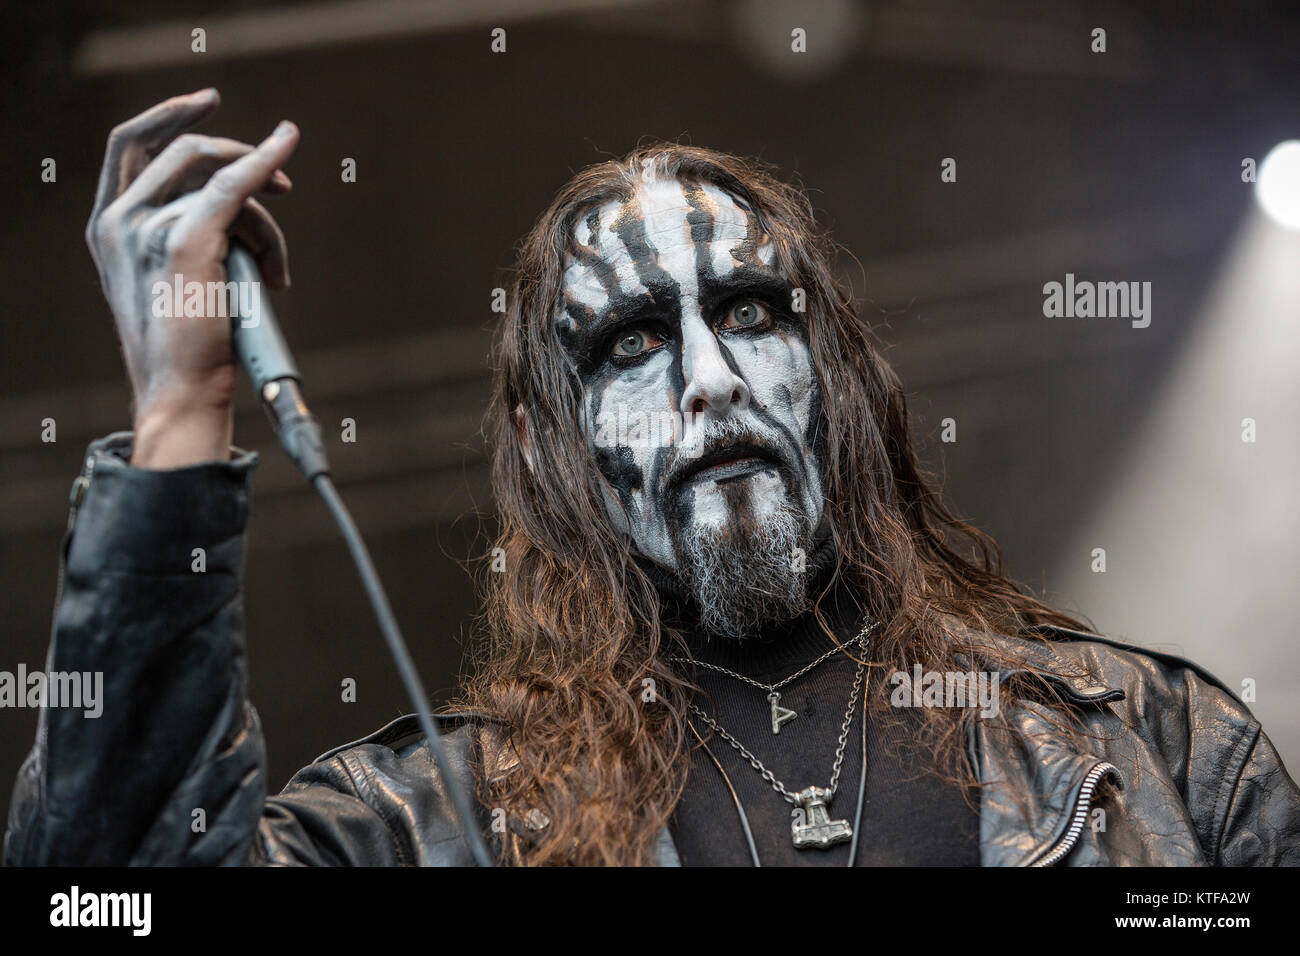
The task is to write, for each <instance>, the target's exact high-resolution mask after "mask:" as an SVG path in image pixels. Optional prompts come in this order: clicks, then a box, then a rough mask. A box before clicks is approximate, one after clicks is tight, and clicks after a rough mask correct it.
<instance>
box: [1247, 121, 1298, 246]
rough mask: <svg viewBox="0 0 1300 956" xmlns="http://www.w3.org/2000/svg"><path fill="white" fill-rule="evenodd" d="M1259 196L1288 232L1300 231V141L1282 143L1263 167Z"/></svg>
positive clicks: (1257, 192) (1290, 140) (1261, 202)
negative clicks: (1290, 230) (1291, 230)
mask: <svg viewBox="0 0 1300 956" xmlns="http://www.w3.org/2000/svg"><path fill="white" fill-rule="evenodd" d="M1255 196H1256V198H1258V199H1259V204H1260V206H1261V207H1262V208H1263V210H1264V211H1265V212H1266V213H1268V214H1269V215H1270V216H1272V217H1273V218H1274V219H1275V220H1276V221H1277V222H1279V223H1281V224H1282V225H1284V226H1286V227H1287V228H1288V229H1300V139H1289V140H1287V141H1286V142H1285V143H1278V144H1277V145H1276V146H1274V147H1273V151H1272V152H1270V153H1269V154H1268V155H1267V156H1265V157H1264V162H1263V163H1261V164H1260V167H1259V183H1258V184H1257V185H1256V187H1255Z"/></svg>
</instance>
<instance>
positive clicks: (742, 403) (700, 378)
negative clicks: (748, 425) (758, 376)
mask: <svg viewBox="0 0 1300 956" xmlns="http://www.w3.org/2000/svg"><path fill="white" fill-rule="evenodd" d="M684 325H685V326H686V327H685V328H683V330H682V376H683V378H684V379H685V382H686V387H685V389H684V390H683V391H682V404H681V410H682V414H683V415H698V414H700V413H701V412H703V411H704V410H705V409H706V408H707V409H710V410H712V411H713V412H715V413H717V414H719V415H725V414H727V413H728V412H730V411H732V410H733V409H735V410H743V409H746V408H748V407H749V398H750V395H749V386H748V385H746V384H745V380H744V379H743V378H741V377H740V376H739V375H737V374H736V373H735V372H734V371H732V369H731V366H730V365H728V364H727V357H726V355H724V354H723V351H722V346H721V345H720V344H719V342H718V338H717V336H716V335H714V333H713V330H712V329H710V328H709V327H708V326H707V325H706V324H705V323H704V322H703V321H695V322H689V323H684Z"/></svg>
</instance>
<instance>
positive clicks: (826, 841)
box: [790, 787, 853, 850]
mask: <svg viewBox="0 0 1300 956" xmlns="http://www.w3.org/2000/svg"><path fill="white" fill-rule="evenodd" d="M831 796H832V794H831V791H830V790H827V789H826V788H825V787H809V788H808V789H806V790H800V791H799V792H798V793H796V794H795V795H794V805H795V809H794V822H793V823H792V824H791V825H790V831H791V833H792V834H793V836H794V845H795V849H798V850H802V849H804V848H805V847H810V846H815V847H817V848H818V849H819V850H824V849H826V847H828V846H834V845H835V844H837V843H843V842H844V841H845V840H847V839H849V838H850V837H852V836H853V828H852V827H851V826H849V821H848V820H832V819H831V815H830V811H829V810H828V808H827V806H826V804H827V802H828V801H829V800H830V799H831Z"/></svg>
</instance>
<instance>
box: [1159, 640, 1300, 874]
mask: <svg viewBox="0 0 1300 956" xmlns="http://www.w3.org/2000/svg"><path fill="white" fill-rule="evenodd" d="M1184 663H1186V662H1184ZM1181 676H1182V684H1183V686H1185V688H1186V694H1187V714H1188V719H1187V731H1188V740H1187V746H1186V748H1185V749H1184V752H1185V753H1186V755H1187V774H1188V785H1187V804H1188V807H1189V809H1190V810H1191V811H1192V813H1193V816H1194V818H1195V819H1196V820H1197V821H1198V827H1199V828H1200V830H1201V834H1202V843H1203V844H1204V846H1205V847H1206V852H1207V856H1208V857H1209V861H1210V862H1211V863H1212V864H1214V865H1215V866H1296V865H1300V788H1298V787H1297V786H1296V783H1295V781H1294V780H1292V779H1291V776H1290V774H1288V773H1287V770H1286V767H1284V766H1283V764H1282V758H1281V757H1280V756H1279V755H1278V752H1277V750H1276V749H1274V747H1273V743H1272V741H1270V740H1269V739H1268V735H1267V734H1265V733H1264V730H1263V728H1262V727H1261V726H1260V723H1259V721H1258V720H1257V719H1255V717H1254V715H1252V714H1251V712H1250V710H1249V708H1248V707H1247V706H1246V705H1245V704H1243V703H1242V702H1241V701H1240V700H1238V698H1237V697H1236V695H1234V694H1232V693H1231V692H1230V691H1229V690H1228V688H1227V687H1226V686H1225V685H1223V684H1221V683H1219V681H1217V680H1216V679H1214V678H1213V677H1212V676H1210V675H1208V674H1206V673H1205V672H1204V671H1202V670H1201V669H1200V668H1195V667H1189V668H1186V669H1184V670H1182V671H1181Z"/></svg>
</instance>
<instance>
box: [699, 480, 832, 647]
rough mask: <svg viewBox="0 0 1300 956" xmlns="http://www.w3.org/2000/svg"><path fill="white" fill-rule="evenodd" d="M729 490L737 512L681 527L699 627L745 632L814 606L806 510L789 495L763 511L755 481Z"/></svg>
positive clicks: (739, 635) (737, 635) (726, 633)
mask: <svg viewBox="0 0 1300 956" xmlns="http://www.w3.org/2000/svg"><path fill="white" fill-rule="evenodd" d="M728 497H729V498H730V502H729V503H730V505H731V507H730V508H729V519H730V520H728V521H727V522H725V523H723V524H721V525H713V524H699V523H695V522H692V523H691V524H689V525H688V526H686V527H684V528H679V529H678V531H677V534H675V535H674V539H675V541H674V545H675V549H676V552H677V560H678V578H679V580H680V581H681V582H682V584H683V585H685V587H686V588H687V590H689V591H690V592H691V594H692V596H693V597H694V598H695V603H696V605H697V607H698V608H699V615H700V627H701V628H702V629H703V630H704V631H705V632H707V633H709V634H713V635H717V636H722V637H728V638H733V639H736V640H743V639H745V638H747V637H752V636H754V635H756V634H758V633H759V632H760V631H761V630H762V629H763V627H764V626H766V625H770V624H776V623H780V622H783V621H788V620H790V619H791V618H793V617H796V616H798V615H799V614H801V613H803V612H804V611H806V610H807V609H808V606H809V602H808V586H807V580H806V574H805V570H804V569H805V564H804V561H797V560H796V558H798V557H800V556H806V555H807V554H809V553H810V545H811V534H810V529H809V523H808V520H807V518H806V516H805V515H804V513H803V512H802V511H801V510H799V509H798V508H796V507H795V506H794V505H792V504H791V503H790V501H789V500H788V498H786V497H784V496H783V497H782V498H781V499H780V500H779V501H778V502H777V503H776V504H775V505H774V506H768V507H764V508H763V509H762V513H761V514H759V509H758V508H757V507H756V504H757V503H756V502H755V501H754V498H753V495H752V493H751V492H750V491H749V489H747V488H745V487H743V486H740V487H736V488H735V489H734V494H733V493H732V492H731V491H730V490H729V495H728ZM796 549H798V550H796Z"/></svg>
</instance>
